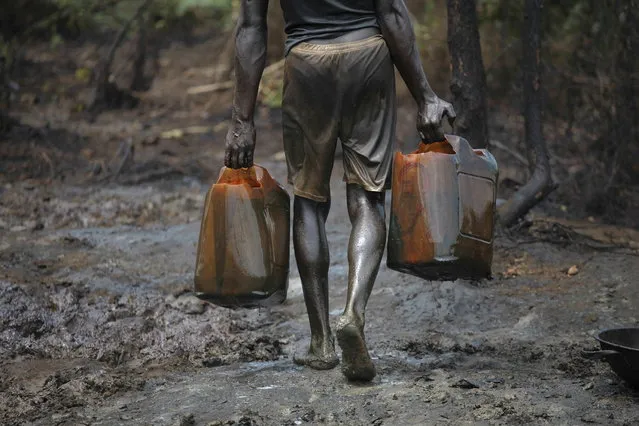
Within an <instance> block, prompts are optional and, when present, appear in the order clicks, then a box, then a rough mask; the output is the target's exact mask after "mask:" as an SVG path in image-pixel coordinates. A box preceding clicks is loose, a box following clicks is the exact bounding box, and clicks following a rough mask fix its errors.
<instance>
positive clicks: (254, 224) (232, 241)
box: [195, 166, 290, 307]
mask: <svg viewBox="0 0 639 426" xmlns="http://www.w3.org/2000/svg"><path fill="white" fill-rule="evenodd" d="M289 218H290V199H289V196H288V194H287V193H286V191H284V189H283V188H281V187H280V186H279V185H278V184H277V183H276V182H275V181H274V180H273V179H272V178H271V176H270V175H269V174H268V172H267V171H266V170H265V169H263V168H261V167H259V166H253V167H251V168H249V169H237V170H234V169H229V168H223V169H222V171H221V172H220V177H219V178H218V180H217V182H216V183H215V184H214V185H213V186H211V188H210V190H209V192H208V194H207V197H206V200H205V204H204V214H203V218H202V225H201V228H200V238H199V242H198V248H197V263H196V267H195V290H196V292H197V294H198V296H199V297H200V298H202V299H205V300H208V301H210V302H212V303H214V304H217V305H221V306H227V307H254V306H268V305H272V304H276V303H281V302H282V301H283V300H284V299H285V298H286V290H287V287H288V271H289V238H290V234H289V226H290V219H289Z"/></svg>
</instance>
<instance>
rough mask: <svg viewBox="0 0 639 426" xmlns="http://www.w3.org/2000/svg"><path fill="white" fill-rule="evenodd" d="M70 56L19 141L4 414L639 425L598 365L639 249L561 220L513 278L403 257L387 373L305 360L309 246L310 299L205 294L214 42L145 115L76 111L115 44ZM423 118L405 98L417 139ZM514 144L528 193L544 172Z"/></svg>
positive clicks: (339, 204)
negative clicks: (430, 267)
mask: <svg viewBox="0 0 639 426" xmlns="http://www.w3.org/2000/svg"><path fill="white" fill-rule="evenodd" d="M65 49H67V51H63V52H53V51H51V49H50V46H49V45H46V46H41V47H34V48H33V49H31V50H30V55H29V60H30V61H31V62H30V63H31V67H30V68H29V67H28V68H27V69H26V71H27V72H26V73H25V76H24V81H20V84H21V87H22V89H21V90H22V94H21V103H20V105H18V106H17V107H16V108H17V110H16V112H17V114H18V116H19V118H20V119H21V120H22V122H23V123H24V124H27V126H24V127H21V128H18V129H17V130H15V132H14V133H13V134H11V135H10V137H9V139H8V140H6V141H5V140H2V141H0V424H7V425H18V424H34V425H52V424H60V425H79V424H96V425H100V424H101V425H122V424H131V425H140V424H153V425H164V424H166V425H192V424H196V425H231V424H235V425H297V424H333V425H337V424H343V425H360V424H361V425H369V424H373V425H381V424H387V425H396V424H414V425H422V424H439V423H441V424H454V425H458V424H477V423H480V424H530V423H533V424H570V425H573V424H585V423H592V424H606V425H608V424H618V425H634V424H639V410H637V403H638V402H639V393H637V392H636V391H632V390H630V389H628V388H627V387H626V386H625V385H624V384H623V383H621V382H620V380H619V379H618V378H617V377H616V376H615V375H614V374H613V373H612V372H611V371H610V370H609V368H608V366H607V365H606V364H600V363H594V362H591V361H586V360H584V359H582V357H581V355H580V353H581V351H582V350H583V349H592V348H595V347H596V344H595V341H594V340H593V339H592V335H593V334H594V333H595V332H596V331H597V330H600V329H603V328H607V327H613V326H621V325H628V326H637V325H639V315H638V314H637V306H639V293H638V292H637V291H636V277H637V276H639V258H638V257H637V253H636V248H637V246H636V241H634V242H633V241H629V244H630V243H634V244H635V245H634V246H633V245H632V244H630V246H631V248H630V249H623V250H621V249H616V248H614V247H612V248H611V247H605V245H604V246H602V245H601V244H598V245H597V244H580V242H582V240H581V239H575V238H573V237H574V236H573V235H572V234H570V233H569V232H567V231H566V222H565V221H562V222H561V223H560V224H558V225H557V226H555V225H554V223H555V222H554V221H555V219H553V218H552V217H551V218H548V217H546V218H543V220H541V219H540V220H539V221H534V223H533V225H532V226H531V227H530V228H527V229H523V230H520V231H518V232H517V233H515V234H514V235H500V236H499V237H498V239H497V243H496V245H497V247H496V252H495V264H494V273H495V279H494V280H492V281H486V282H482V283H479V284H473V283H468V282H461V281H457V282H425V281H421V280H419V279H417V278H414V277H410V276H407V275H403V274H400V273H397V272H393V271H390V270H388V269H387V268H385V267H382V268H381V271H380V274H379V278H378V280H377V284H376V286H375V289H374V291H373V295H372V297H371V300H370V303H369V308H368V315H367V321H368V322H367V326H366V332H367V337H368V342H369V347H370V348H371V351H372V353H373V356H374V360H375V363H376V365H377V369H378V372H379V375H378V377H377V378H376V379H375V381H374V382H373V383H372V384H370V385H366V386H357V385H351V384H348V383H347V382H346V381H345V380H344V379H343V377H342V375H341V373H340V371H339V369H336V370H333V371H329V372H317V371H311V370H307V369H303V368H299V367H297V366H295V365H294V364H293V363H292V354H293V352H294V351H296V350H300V349H301V350H304V349H305V345H306V344H307V342H308V332H309V331H308V323H307V318H306V311H305V307H304V302H303V297H302V290H301V283H300V280H299V276H298V275H297V269H296V266H295V263H294V261H293V258H292V256H291V273H290V287H289V294H288V295H289V298H288V300H287V301H286V303H284V304H283V305H281V306H278V307H276V308H273V309H271V310H247V311H243V310H237V311H233V310H228V309H223V308H219V307H214V306H210V305H205V304H203V303H202V302H200V301H199V300H198V299H196V298H195V297H193V296H192V294H190V290H191V288H192V279H193V267H194V263H195V258H194V254H195V245H196V242H197V234H198V228H199V221H200V215H201V209H202V203H203V201H204V195H205V192H206V189H207V184H208V182H209V181H210V180H211V179H212V178H213V177H214V176H215V175H216V173H217V170H218V167H219V164H220V162H221V159H222V146H223V137H224V133H225V130H226V125H225V123H224V120H225V119H226V116H227V112H228V111H227V110H228V107H227V106H228V104H229V99H227V98H228V93H227V94H225V95H222V96H221V97H220V98H219V99H218V100H217V103H216V105H217V112H215V111H213V110H208V111H204V109H205V105H207V104H209V105H210V104H211V102H210V101H211V98H210V97H209V96H202V97H194V98H193V97H188V96H185V94H184V93H185V90H186V89H187V88H188V87H190V86H194V85H198V84H204V83H206V82H207V77H206V76H207V70H208V69H209V68H210V67H211V64H210V52H211V51H213V50H214V49H213V46H212V45H211V44H210V43H206V42H205V43H201V44H196V45H194V46H184V45H180V44H179V43H176V44H175V45H173V46H170V47H169V48H167V49H166V50H165V51H163V52H162V54H161V57H160V61H161V63H162V64H163V65H162V68H161V72H160V74H159V75H158V76H157V78H156V80H155V82H154V86H153V89H152V90H151V91H150V92H149V93H147V94H145V95H144V98H143V100H142V102H141V105H140V106H139V107H138V108H137V109H136V110H132V111H115V112H109V113H105V114H102V115H101V116H99V117H98V118H97V119H96V120H95V121H92V122H90V121H87V120H86V119H85V118H84V117H82V116H81V114H79V113H77V112H73V111H75V109H76V106H77V105H76V102H77V97H78V96H79V95H77V92H80V91H82V90H86V87H84V86H83V84H84V83H81V82H78V81H76V79H75V71H76V69H77V68H79V67H88V66H90V62H91V60H92V59H91V58H94V57H95V56H96V52H95V49H94V47H91V46H90V45H83V46H82V47H75V48H74V47H72V46H71V47H68V48H66V47H65ZM43 70H46V71H47V73H44V74H43ZM43 79H44V81H43ZM51 88H55V91H53V90H52V89H51ZM224 96H226V97H227V98H224ZM36 99H37V102H36ZM214 106H215V105H214ZM413 117H414V113H413V111H412V110H411V109H410V108H406V107H405V106H401V108H400V111H399V119H400V122H399V134H398V139H399V140H409V139H410V137H411V136H410V135H411V134H412V133H411V132H414V131H413V130H412V128H413V127H412V126H413ZM257 125H258V147H257V151H256V158H257V159H259V162H260V163H261V164H262V165H264V166H266V167H267V168H268V169H269V171H270V172H271V173H272V175H273V176H274V177H275V178H276V179H278V180H279V181H280V182H284V181H285V165H284V163H283V157H282V153H281V138H280V133H279V115H278V112H277V111H269V110H267V109H260V111H259V114H258V118H257ZM189 126H198V127H197V128H198V129H199V130H198V132H191V131H189V130H188V129H189ZM202 128H204V129H205V130H204V132H201V129H202ZM176 129H181V131H183V133H181V134H180V133H179V132H176V131H175V130H176ZM185 129H186V130H185ZM191 130H193V128H191ZM502 131H503V132H504V135H503V136H504V140H506V139H507V138H510V137H511V135H513V134H516V129H515V128H510V127H509V128H507V129H505V130H502ZM165 132H168V133H165ZM494 133H496V132H494ZM123 143H124V145H123ZM127 143H129V144H130V146H133V147H134V148H135V149H134V155H132V157H131V158H132V159H131V161H129V162H128V163H126V164H124V165H123V166H122V167H121V168H118V165H119V164H120V161H121V160H122V158H120V157H119V156H118V155H116V154H115V153H116V151H117V149H118V147H122V146H125V147H126V146H129V145H127ZM496 154H497V158H498V160H499V162H500V166H501V167H502V171H503V173H502V176H503V177H502V180H503V179H509V181H510V182H511V185H510V187H509V189H508V188H507V189H508V190H512V182H514V181H517V179H520V180H521V176H519V175H521V174H522V173H521V170H522V167H521V165H520V164H518V163H509V162H508V161H509V159H510V158H509V157H508V156H506V157H503V156H500V154H503V153H500V152H497V153H496ZM114 170H116V171H117V170H119V172H118V174H117V175H113V172H114ZM503 187H508V185H503ZM332 193H333V207H332V211H331V214H330V216H329V220H328V230H329V236H328V237H329V243H330V246H331V269H330V280H331V299H330V303H331V317H332V319H333V320H335V319H336V318H337V316H338V315H339V314H340V311H341V309H342V308H343V305H344V303H345V291H346V273H347V264H346V247H347V240H348V235H349V230H350V225H349V223H348V215H347V212H346V206H345V188H344V185H343V183H342V182H341V166H340V165H339V159H338V161H337V166H336V169H335V170H334V175H333V182H332ZM389 201H390V197H388V199H387V202H389ZM549 210H550V211H554V212H558V213H557V214H563V213H561V212H562V211H563V210H561V209H559V208H558V207H557V208H554V209H549ZM569 215H570V212H568V213H565V214H563V216H564V219H565V216H569ZM557 221H558V220H557ZM588 226H589V228H588V230H587V231H588V232H590V233H593V232H594V233H595V234H596V233H597V232H596V231H597V229H594V230H593V227H594V228H596V227H597V226H596V224H589V225H588ZM602 229H603V228H602ZM605 232H607V231H605ZM605 232H604V233H605ZM615 232H617V233H621V234H623V233H624V230H623V229H621V230H619V229H617V230H616V231H615ZM635 232H636V231H635ZM600 233H601V232H600ZM593 235H594V234H593ZM627 235H633V234H632V233H630V231H629V232H627ZM634 235H636V234H634ZM630 240H632V238H630ZM544 241H545V242H544ZM592 247H598V250H595V249H593V248H592ZM633 247H634V251H633ZM603 248H606V250H605V251H604V250H602V249H603ZM291 255H292V253H291ZM383 262H385V260H384V261H383ZM573 265H576V266H577V268H578V270H579V272H578V274H577V275H574V276H570V275H568V274H567V273H566V271H567V270H568V269H569V268H570V267H571V266H573Z"/></svg>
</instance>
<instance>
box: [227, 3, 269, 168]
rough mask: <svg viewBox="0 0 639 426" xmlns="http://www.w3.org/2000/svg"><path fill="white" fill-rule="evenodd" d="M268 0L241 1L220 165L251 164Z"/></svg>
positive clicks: (264, 53)
mask: <svg viewBox="0 0 639 426" xmlns="http://www.w3.org/2000/svg"><path fill="white" fill-rule="evenodd" d="M268 1H269V0H242V4H241V11H240V16H239V19H238V23H237V33H236V36H235V80H236V81H235V96H234V99H233V111H232V116H231V126H230V128H229V131H228V133H227V135H226V152H225V156H224V165H225V166H227V167H231V168H234V169H239V168H242V167H250V166H252V165H253V151H254V150H255V125H254V122H253V114H254V112H255V102H256V100H257V91H258V88H259V84H260V79H261V78H262V72H263V71H264V66H265V65H266V14H267V10H268Z"/></svg>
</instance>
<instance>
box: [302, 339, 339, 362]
mask: <svg viewBox="0 0 639 426" xmlns="http://www.w3.org/2000/svg"><path fill="white" fill-rule="evenodd" d="M318 347H319V348H318ZM293 362H294V363H295V364H297V365H303V366H306V367H310V368H313V369H315V370H330V369H331V368H335V367H336V366H337V364H339V358H337V354H335V344H334V343H333V339H330V340H329V341H328V343H326V344H322V345H313V344H312V343H311V347H310V348H309V349H308V352H307V353H305V354H299V353H296V354H295V355H293Z"/></svg>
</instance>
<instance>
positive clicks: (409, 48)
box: [377, 0, 436, 105]
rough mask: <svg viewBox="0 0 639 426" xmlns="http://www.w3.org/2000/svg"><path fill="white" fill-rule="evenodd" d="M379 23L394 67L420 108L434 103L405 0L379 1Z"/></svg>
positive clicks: (433, 94) (433, 95)
mask: <svg viewBox="0 0 639 426" xmlns="http://www.w3.org/2000/svg"><path fill="white" fill-rule="evenodd" d="M377 3H378V5H377V9H378V14H379V16H378V19H379V24H380V26H381V29H382V33H383V35H384V38H385V39H386V44H387V45H388V49H389V50H390V54H391V57H392V58H393V62H394V63H395V66H396V67H397V69H398V70H399V73H400V74H401V76H402V78H403V79H404V82H405V83H406V86H407V87H408V90H410V93H411V94H412V95H413V98H414V99H415V101H416V102H417V104H418V105H424V104H425V103H427V102H428V101H429V100H431V99H435V98H436V96H435V93H434V92H433V90H432V89H431V87H430V85H429V84H428V80H427V79H426V74H425V73H424V68H423V67H422V62H421V58H420V56H419V49H418V48H417V43H416V41H415V33H414V30H413V25H412V23H411V21H410V16H409V14H408V9H406V5H405V4H404V1H403V0H377Z"/></svg>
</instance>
